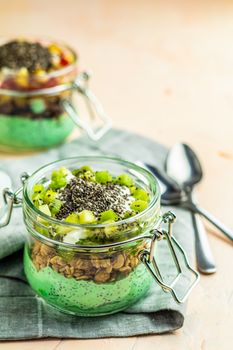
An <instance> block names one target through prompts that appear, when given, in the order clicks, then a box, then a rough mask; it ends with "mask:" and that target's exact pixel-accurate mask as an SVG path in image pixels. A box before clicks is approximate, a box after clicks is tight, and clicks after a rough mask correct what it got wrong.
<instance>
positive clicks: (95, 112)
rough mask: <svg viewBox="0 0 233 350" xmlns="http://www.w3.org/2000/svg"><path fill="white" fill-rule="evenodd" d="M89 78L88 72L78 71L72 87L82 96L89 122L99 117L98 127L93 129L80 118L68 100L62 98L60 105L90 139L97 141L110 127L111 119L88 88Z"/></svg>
mask: <svg viewBox="0 0 233 350" xmlns="http://www.w3.org/2000/svg"><path fill="white" fill-rule="evenodd" d="M89 79H90V73H88V72H82V73H80V74H79V75H78V77H77V79H76V80H75V81H74V83H73V89H76V90H77V91H78V92H79V93H80V94H81V95H82V96H83V97H84V100H85V103H86V106H87V110H88V113H89V116H90V120H91V123H92V124H94V122H95V121H97V120H98V119H99V121H100V122H101V124H102V125H101V126H100V127H98V128H97V129H95V128H94V127H92V126H91V125H90V123H89V122H87V121H86V120H85V119H84V118H81V117H80V115H79V114H78V112H77V111H76V110H75V108H74V106H73V104H72V102H71V101H70V100H68V99H65V100H63V101H62V105H63V107H64V109H65V110H66V112H67V114H68V115H69V116H70V118H71V119H72V120H73V121H74V123H75V124H76V125H77V126H78V127H80V128H81V129H83V130H84V131H86V133H87V135H88V136H89V137H90V138H91V139H92V140H94V141H98V140H99V139H100V138H101V137H102V136H103V135H104V134H105V133H106V132H107V131H108V130H109V129H110V128H111V121H110V118H109V117H108V116H107V115H106V114H105V112H104V109H103V106H102V104H101V103H100V101H99V100H98V99H97V97H96V96H95V95H94V94H93V93H92V91H91V90H90V89H89V88H88V81H89Z"/></svg>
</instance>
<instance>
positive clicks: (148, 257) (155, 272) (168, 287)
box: [140, 212, 199, 304]
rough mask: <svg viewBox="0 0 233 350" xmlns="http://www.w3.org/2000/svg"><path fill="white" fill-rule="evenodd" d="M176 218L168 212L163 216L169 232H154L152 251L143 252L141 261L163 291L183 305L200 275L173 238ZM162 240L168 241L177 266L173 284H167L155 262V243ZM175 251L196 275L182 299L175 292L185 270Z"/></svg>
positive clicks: (162, 230)
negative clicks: (173, 226)
mask: <svg viewBox="0 0 233 350" xmlns="http://www.w3.org/2000/svg"><path fill="white" fill-rule="evenodd" d="M175 218H176V217H175V215H174V214H173V213H172V212H167V213H165V214H164V215H163V218H162V221H163V222H164V223H167V224H168V230H167V231H166V230H164V229H155V230H154V235H153V236H152V238H151V246H150V251H148V250H143V251H142V252H140V259H141V261H142V262H143V263H144V264H145V266H146V268H147V270H148V271H149V272H150V273H151V274H152V276H153V277H154V279H155V281H156V282H157V283H158V284H159V285H160V286H161V287H162V289H163V290H164V291H165V292H170V293H171V294H172V296H173V298H174V300H175V301H176V302H177V303H179V304H180V303H183V302H184V301H185V300H186V299H187V297H188V296H189V294H190V293H191V291H192V289H193V288H194V286H195V285H196V284H197V282H198V280H199V274H198V272H197V271H196V270H194V269H193V268H192V267H191V266H190V264H189V261H188V258H187V255H186V253H185V251H184V250H183V248H182V247H181V245H180V244H179V243H178V242H177V240H176V239H175V238H174V237H173V236H172V225H173V223H174V221H175ZM161 239H166V241H167V244H168V247H169V251H170V254H171V256H172V258H173V261H174V264H175V267H176V270H177V274H176V276H175V278H174V279H173V281H172V282H171V284H167V283H165V281H164V278H163V276H162V275H161V272H160V269H159V266H158V264H157V262H156V260H155V257H154V249H155V242H156V241H159V240H161ZM175 249H178V251H180V253H181V255H182V257H183V258H184V263H185V266H186V268H187V270H188V271H190V273H191V274H192V275H194V277H195V278H194V280H193V282H191V284H190V285H189V287H188V289H186V291H185V292H184V294H183V295H182V296H181V297H180V296H178V295H177V292H176V290H175V286H176V285H177V283H178V281H179V280H180V278H181V276H184V270H183V268H182V267H181V264H180V262H179V259H178V257H177V254H176V251H175Z"/></svg>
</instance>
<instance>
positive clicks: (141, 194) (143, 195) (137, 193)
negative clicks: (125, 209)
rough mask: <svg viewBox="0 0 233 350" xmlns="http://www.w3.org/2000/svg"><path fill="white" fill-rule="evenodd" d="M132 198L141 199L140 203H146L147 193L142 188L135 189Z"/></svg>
mask: <svg viewBox="0 0 233 350" xmlns="http://www.w3.org/2000/svg"><path fill="white" fill-rule="evenodd" d="M133 196H134V198H136V199H141V200H142V201H148V199H149V195H148V193H147V192H146V191H145V190H143V189H142V188H137V189H136V190H135V191H134V192H133Z"/></svg>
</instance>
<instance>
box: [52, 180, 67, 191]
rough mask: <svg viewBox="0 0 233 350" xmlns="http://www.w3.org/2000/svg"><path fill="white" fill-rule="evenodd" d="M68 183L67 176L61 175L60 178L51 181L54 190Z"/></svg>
mask: <svg viewBox="0 0 233 350" xmlns="http://www.w3.org/2000/svg"><path fill="white" fill-rule="evenodd" d="M66 184H67V181H66V178H65V177H60V178H59V177H58V178H56V179H54V180H52V181H51V183H50V187H51V188H52V189H53V190H57V189H59V188H62V187H65V186H66Z"/></svg>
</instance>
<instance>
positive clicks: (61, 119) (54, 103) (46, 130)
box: [0, 39, 110, 151]
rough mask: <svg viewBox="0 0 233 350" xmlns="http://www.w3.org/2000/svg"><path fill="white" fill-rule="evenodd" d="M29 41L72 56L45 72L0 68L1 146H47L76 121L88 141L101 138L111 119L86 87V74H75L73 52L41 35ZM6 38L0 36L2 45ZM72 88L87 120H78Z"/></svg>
mask: <svg viewBox="0 0 233 350" xmlns="http://www.w3.org/2000/svg"><path fill="white" fill-rule="evenodd" d="M31 41H32V42H39V43H41V44H43V45H46V47H49V46H54V47H55V48H57V49H59V50H62V52H65V54H66V55H70V56H71V57H73V60H72V62H71V63H70V64H67V65H66V66H64V67H59V69H57V70H53V71H50V72H45V71H43V72H41V70H39V71H38V72H36V73H30V72H28V71H26V72H25V70H24V69H18V70H12V69H7V68H3V69H1V71H0V147H1V148H2V149H4V150H17V151H20V150H36V149H43V148H49V147H52V146H55V145H58V144H60V143H62V142H63V141H64V140H65V139H66V138H67V136H68V135H70V133H71V132H72V130H73V129H74V127H75V125H77V126H78V127H79V128H81V129H83V130H85V131H86V132H87V134H88V136H89V137H90V138H91V139H93V140H98V139H99V138H101V137H102V135H103V134H104V133H105V132H106V131H107V130H108V129H109V128H110V121H109V118H108V117H107V116H106V115H105V113H104V111H103V108H102V106H101V104H100V102H99V101H98V100H97V98H96V97H95V96H94V95H93V94H92V92H91V91H90V90H89V89H88V86H87V83H88V80H89V78H90V76H89V74H88V73H87V72H82V73H78V68H77V60H78V58H77V55H76V53H75V51H74V50H72V49H71V48H69V47H68V46H67V45H64V44H63V43H56V42H55V43H54V41H50V40H46V39H42V40H41V39H33V40H31ZM5 42H6V40H5V41H3V40H2V42H1V45H2V44H4V43H5ZM74 91H77V92H79V93H80V94H81V95H82V96H83V98H84V99H85V102H86V103H87V107H88V108H87V109H88V112H89V114H90V117H89V118H86V117H85V118H81V117H80V116H79V114H78V112H77V111H76V109H75V107H74V105H73V92H74ZM97 121H98V123H97Z"/></svg>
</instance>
